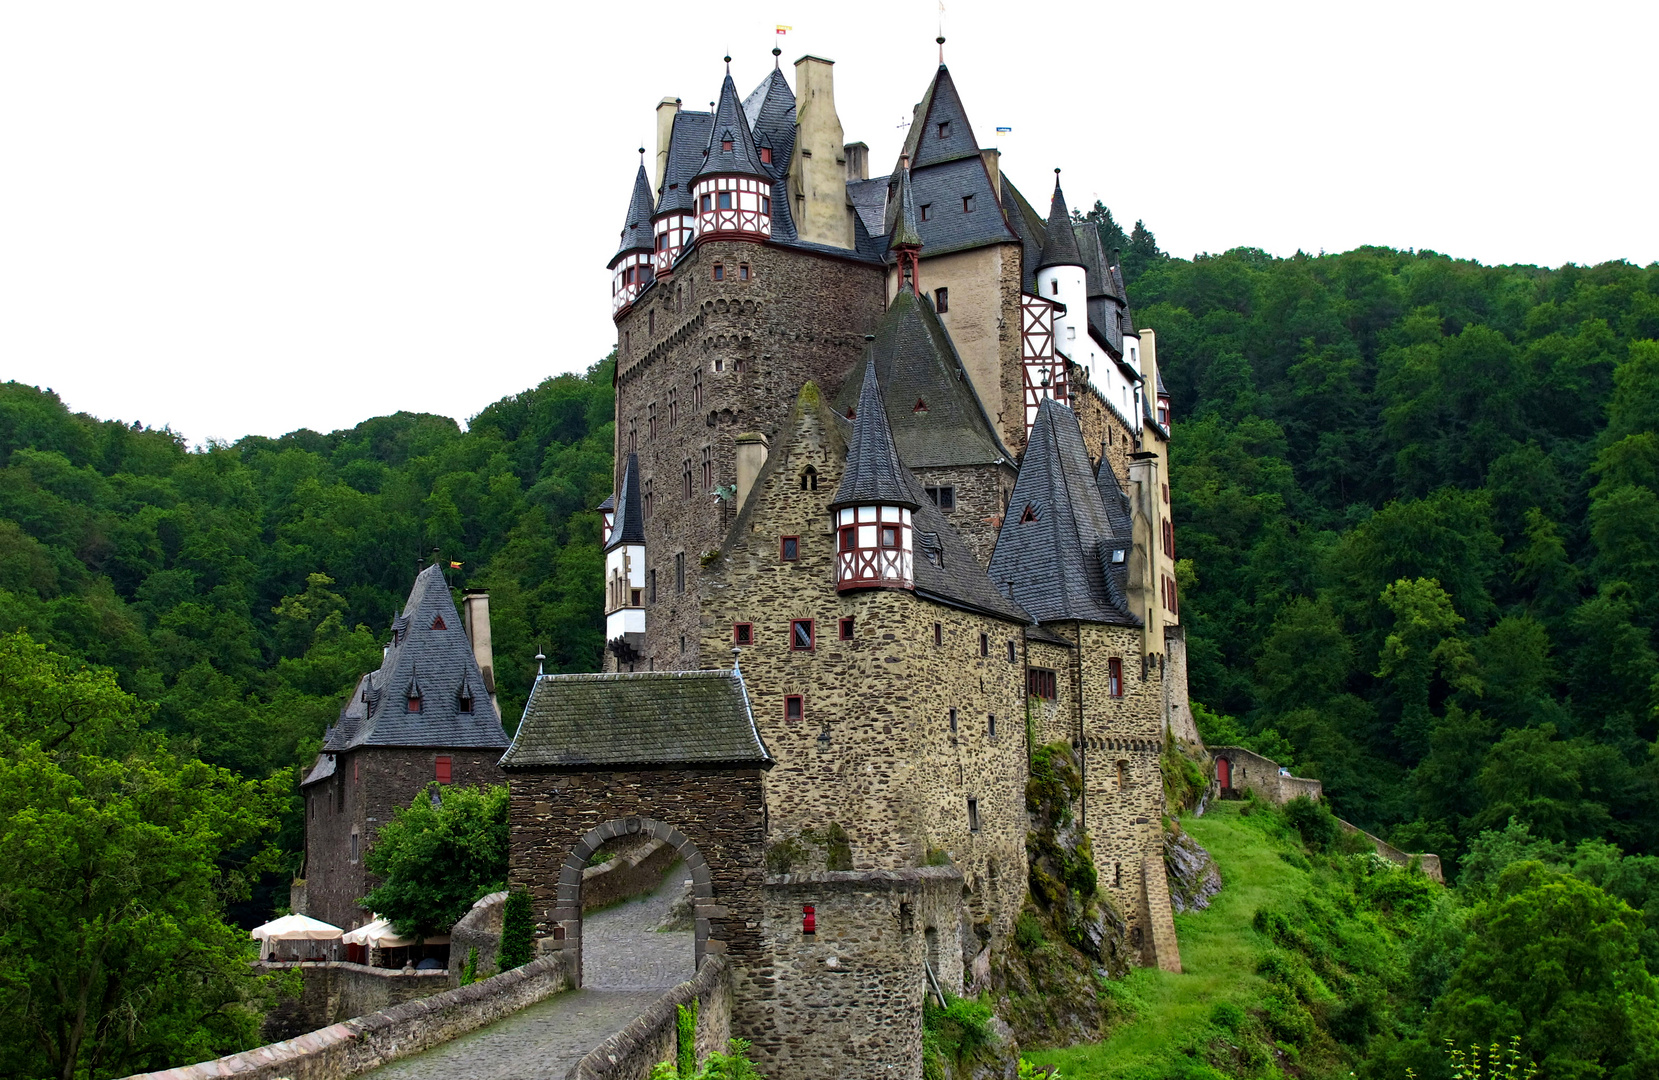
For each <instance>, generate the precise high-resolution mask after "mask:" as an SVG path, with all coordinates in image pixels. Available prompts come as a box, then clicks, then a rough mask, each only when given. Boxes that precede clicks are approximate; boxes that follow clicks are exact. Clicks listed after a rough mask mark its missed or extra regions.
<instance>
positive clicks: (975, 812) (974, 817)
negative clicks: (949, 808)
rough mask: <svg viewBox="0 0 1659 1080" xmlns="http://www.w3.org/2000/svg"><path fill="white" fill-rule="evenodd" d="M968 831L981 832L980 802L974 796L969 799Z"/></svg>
mask: <svg viewBox="0 0 1659 1080" xmlns="http://www.w3.org/2000/svg"><path fill="white" fill-rule="evenodd" d="M968 831H969V832H970V833H977V832H979V800H978V799H976V798H973V797H972V796H969V798H968Z"/></svg>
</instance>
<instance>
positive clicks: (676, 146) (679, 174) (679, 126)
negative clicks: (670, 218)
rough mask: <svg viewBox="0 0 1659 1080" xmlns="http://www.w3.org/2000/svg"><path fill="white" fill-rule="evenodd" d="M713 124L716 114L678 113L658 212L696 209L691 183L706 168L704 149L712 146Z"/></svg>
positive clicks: (669, 136)
mask: <svg viewBox="0 0 1659 1080" xmlns="http://www.w3.org/2000/svg"><path fill="white" fill-rule="evenodd" d="M713 123H714V114H713V113H706V112H687V111H686V110H684V109H682V110H680V112H678V113H676V114H675V116H674V127H673V130H672V131H670V132H669V135H668V163H667V165H665V166H664V167H663V171H662V191H660V192H659V193H658V199H657V213H659V214H666V213H670V212H680V213H690V212H691V211H692V209H693V208H694V204H693V202H692V198H691V181H692V179H693V178H694V177H696V175H697V170H698V169H701V168H702V167H703V150H704V149H705V148H706V147H707V146H708V144H709V127H710V126H711V125H713Z"/></svg>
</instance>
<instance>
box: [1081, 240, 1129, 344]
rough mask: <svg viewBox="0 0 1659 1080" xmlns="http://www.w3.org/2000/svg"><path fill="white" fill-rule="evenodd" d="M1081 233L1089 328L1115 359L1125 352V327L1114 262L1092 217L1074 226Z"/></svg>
mask: <svg viewBox="0 0 1659 1080" xmlns="http://www.w3.org/2000/svg"><path fill="white" fill-rule="evenodd" d="M1072 231H1073V232H1074V233H1075V234H1076V236H1077V249H1078V251H1079V252H1081V253H1082V255H1083V273H1084V276H1085V277H1086V278H1087V285H1088V293H1089V298H1088V305H1089V331H1090V333H1092V334H1093V335H1094V336H1095V339H1096V340H1098V341H1099V342H1100V343H1101V344H1102V345H1104V346H1105V347H1106V351H1107V352H1108V353H1110V354H1111V356H1112V357H1113V358H1114V359H1118V358H1121V357H1122V356H1123V328H1122V323H1121V321H1120V320H1119V317H1118V312H1119V309H1120V308H1122V306H1123V303H1122V301H1121V299H1120V298H1119V297H1117V296H1116V295H1115V294H1114V289H1115V285H1114V283H1113V281H1112V275H1111V271H1110V264H1109V263H1108V262H1107V260H1106V251H1105V248H1103V247H1102V246H1101V244H1100V231H1099V230H1098V229H1096V228H1095V227H1094V223H1093V222H1090V221H1081V222H1078V223H1077V224H1076V227H1075V228H1074V229H1073V230H1072Z"/></svg>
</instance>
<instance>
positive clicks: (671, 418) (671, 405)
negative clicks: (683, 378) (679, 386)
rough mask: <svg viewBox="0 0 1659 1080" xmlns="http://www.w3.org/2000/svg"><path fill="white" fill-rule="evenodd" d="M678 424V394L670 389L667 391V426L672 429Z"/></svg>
mask: <svg viewBox="0 0 1659 1080" xmlns="http://www.w3.org/2000/svg"><path fill="white" fill-rule="evenodd" d="M679 422H680V392H679V391H678V390H675V389H674V388H672V387H670V388H669V391H668V426H669V427H673V426H674V425H675V424H677V423H679Z"/></svg>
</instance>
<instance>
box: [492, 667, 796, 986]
mask: <svg viewBox="0 0 1659 1080" xmlns="http://www.w3.org/2000/svg"><path fill="white" fill-rule="evenodd" d="M501 764H502V767H503V768H504V769H505V770H506V771H507V776H508V785H509V788H510V791H511V802H510V807H511V808H510V811H509V817H510V828H511V841H510V844H511V869H510V871H509V881H510V885H511V887H512V888H514V889H522V890H523V891H525V892H527V893H529V894H530V897H531V900H532V910H533V912H534V917H535V920H536V934H537V938H538V948H539V949H540V950H541V951H543V952H546V951H552V950H560V951H564V952H566V953H570V954H573V955H571V960H572V968H571V970H572V973H573V975H576V976H577V977H579V974H577V973H579V972H580V971H581V948H582V871H583V869H584V868H586V866H587V863H588V859H589V857H590V856H592V855H593V853H594V852H595V851H597V850H599V849H600V847H602V846H604V845H606V844H607V843H610V842H612V841H616V840H618V839H623V840H625V839H626V838H627V837H630V836H637V837H639V838H640V839H641V840H645V839H647V838H655V839H657V840H660V841H662V842H663V843H664V844H667V845H669V846H670V847H672V848H673V849H674V850H675V851H676V852H677V853H678V854H679V856H680V857H681V858H682V859H683V860H684V862H685V866H686V874H687V876H688V877H689V878H690V879H691V881H692V888H693V894H694V899H695V903H696V908H695V915H696V935H695V937H696V959H697V963H698V964H701V963H702V961H703V958H704V957H705V956H706V955H709V954H712V953H726V954H730V955H731V958H732V961H733V963H734V964H735V965H737V966H738V967H739V968H740V969H741V968H750V967H753V966H754V965H756V964H762V963H764V958H763V955H762V949H761V941H760V933H759V927H760V925H761V921H762V913H763V901H762V886H763V884H764V877H765V871H764V847H765V840H766V833H765V829H766V816H765V804H764V801H763V796H762V792H761V774H762V773H763V772H764V771H765V770H766V769H769V768H771V766H772V758H771V755H770V754H768V753H767V750H766V745H765V744H764V743H763V742H762V741H761V738H760V734H759V732H758V731H757V730H756V728H755V723H754V717H753V716H752V715H751V713H750V711H749V700H748V695H747V693H746V692H745V690H744V687H743V678H742V675H741V674H740V673H739V672H737V671H736V670H731V671H679V672H640V673H627V674H614V675H543V676H540V677H538V678H537V679H536V684H535V687H534V688H533V689H532V690H531V692H530V700H529V703H528V704H527V705H526V706H525V710H524V720H523V722H522V723H521V724H520V725H519V729H518V733H517V734H516V735H515V736H514V737H513V744H512V746H511V747H509V748H508V750H507V753H506V755H505V756H503V757H502V759H501Z"/></svg>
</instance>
